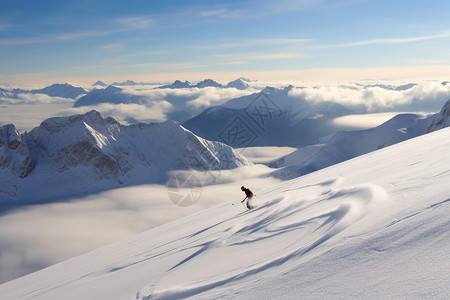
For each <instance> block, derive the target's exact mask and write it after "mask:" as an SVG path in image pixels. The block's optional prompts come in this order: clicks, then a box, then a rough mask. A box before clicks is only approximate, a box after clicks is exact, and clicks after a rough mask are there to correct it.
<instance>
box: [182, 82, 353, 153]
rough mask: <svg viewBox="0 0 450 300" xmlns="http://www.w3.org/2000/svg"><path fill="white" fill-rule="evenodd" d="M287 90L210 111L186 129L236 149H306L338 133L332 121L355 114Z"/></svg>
mask: <svg viewBox="0 0 450 300" xmlns="http://www.w3.org/2000/svg"><path fill="white" fill-rule="evenodd" d="M292 88H293V87H292V86H288V87H286V88H284V89H276V88H272V87H266V88H265V89H263V90H262V91H261V92H259V93H254V94H251V95H249V96H243V97H240V98H236V99H232V100H229V101H227V102H225V103H224V104H222V105H220V106H213V107H210V108H207V109H206V110H205V111H203V112H202V113H200V114H199V115H197V116H195V117H193V118H191V119H189V120H187V121H185V122H183V126H184V127H186V128H188V129H189V130H191V131H193V132H195V133H196V134H197V135H199V136H202V137H204V138H207V139H210V140H217V141H222V142H224V143H226V144H228V145H230V146H233V147H236V148H242V147H249V146H294V147H298V146H306V145H310V144H313V143H316V142H317V140H318V139H319V138H321V137H323V136H325V135H328V134H331V133H333V132H336V131H337V129H338V127H337V126H336V125H335V124H333V122H332V119H334V118H336V117H340V116H344V115H349V114H352V113H353V112H352V111H351V110H349V109H347V108H345V107H344V106H342V105H340V104H337V103H333V102H320V103H318V102H312V101H306V100H304V99H300V98H296V97H293V96H291V95H290V93H289V92H290V91H291V90H292Z"/></svg>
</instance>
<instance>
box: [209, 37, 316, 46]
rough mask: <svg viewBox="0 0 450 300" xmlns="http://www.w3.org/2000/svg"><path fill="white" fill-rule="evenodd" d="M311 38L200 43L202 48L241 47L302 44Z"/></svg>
mask: <svg viewBox="0 0 450 300" xmlns="http://www.w3.org/2000/svg"><path fill="white" fill-rule="evenodd" d="M312 41H313V40H311V39H303V38H272V39H247V40H243V41H240V42H233V43H220V44H212V45H211V44H210V45H202V48H203V49H204V48H208V49H219V48H241V47H253V46H274V45H288V44H304V43H310V42H312Z"/></svg>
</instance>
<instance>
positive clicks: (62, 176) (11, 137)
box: [0, 111, 250, 200]
mask: <svg viewBox="0 0 450 300" xmlns="http://www.w3.org/2000/svg"><path fill="white" fill-rule="evenodd" d="M0 134H1V135H0V138H1V142H0V162H1V166H0V170H1V172H2V173H0V174H2V178H1V179H2V180H1V181H6V182H10V183H11V182H13V183H14V184H13V185H12V186H13V187H15V188H12V187H10V188H9V189H8V190H5V189H6V188H5V187H2V189H1V190H0V199H5V198H6V199H9V198H13V199H25V200H31V199H32V200H42V199H51V198H53V197H69V196H73V195H80V194H84V193H91V192H96V191H100V190H104V189H111V188H114V187H119V186H121V185H130V184H143V183H164V182H166V181H167V180H168V179H169V178H168V176H169V172H170V171H172V170H188V169H194V170H220V169H231V168H235V167H238V166H242V165H247V164H250V163H249V162H248V161H247V160H246V158H244V157H243V156H242V155H240V154H239V153H237V152H235V151H234V150H233V149H232V148H230V147H229V146H226V145H224V144H222V143H218V142H210V141H207V140H205V139H202V138H199V137H197V136H195V135H194V134H193V133H191V132H190V131H188V130H186V129H184V128H183V127H182V126H180V125H179V124H177V123H174V122H171V121H167V122H164V123H153V124H136V125H130V126H124V125H121V124H120V123H118V122H116V121H115V120H114V119H113V118H110V117H109V118H103V117H102V116H101V115H100V114H99V113H98V112H96V111H91V112H88V113H86V114H84V115H75V116H71V117H58V118H50V119H47V120H45V121H43V122H42V123H41V125H40V126H39V127H36V128H34V129H33V130H31V131H30V132H26V133H24V134H22V135H20V134H18V132H17V130H15V127H14V126H13V125H6V126H3V127H0ZM11 173H12V174H15V175H16V176H14V177H11V176H9V175H11ZM8 197H9V198H8Z"/></svg>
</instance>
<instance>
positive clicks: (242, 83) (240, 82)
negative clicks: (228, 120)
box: [158, 77, 251, 90]
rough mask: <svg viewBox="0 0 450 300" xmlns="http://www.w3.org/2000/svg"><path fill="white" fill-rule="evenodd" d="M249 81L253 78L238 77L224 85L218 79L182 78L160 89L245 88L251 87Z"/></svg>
mask: <svg viewBox="0 0 450 300" xmlns="http://www.w3.org/2000/svg"><path fill="white" fill-rule="evenodd" d="M249 82H251V80H249V79H245V78H242V77H240V78H238V79H236V80H234V81H231V82H229V83H228V84H227V85H225V86H224V85H222V84H220V83H218V82H217V81H214V80H212V79H205V80H202V81H199V82H197V83H195V84H194V83H190V82H189V81H187V80H186V81H185V82H182V81H181V80H175V81H174V82H173V83H172V84H167V85H163V86H160V87H158V88H159V89H189V88H199V89H203V88H206V87H216V88H235V89H238V90H245V89H247V88H248V87H249V84H248V83H249Z"/></svg>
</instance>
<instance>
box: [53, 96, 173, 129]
mask: <svg viewBox="0 0 450 300" xmlns="http://www.w3.org/2000/svg"><path fill="white" fill-rule="evenodd" d="M171 108H172V104H170V103H168V102H167V101H159V102H151V103H149V104H146V105H140V104H111V103H102V104H99V105H93V106H82V107H77V108H69V109H66V110H64V111H62V112H60V113H58V115H60V116H70V115H74V114H84V113H86V112H88V111H91V110H97V111H99V112H100V113H101V114H102V115H103V116H104V117H113V118H114V119H115V120H116V121H119V122H120V123H122V124H130V123H136V122H139V123H151V122H162V121H165V120H166V119H167V116H166V113H167V112H169V111H170V110H171Z"/></svg>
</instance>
